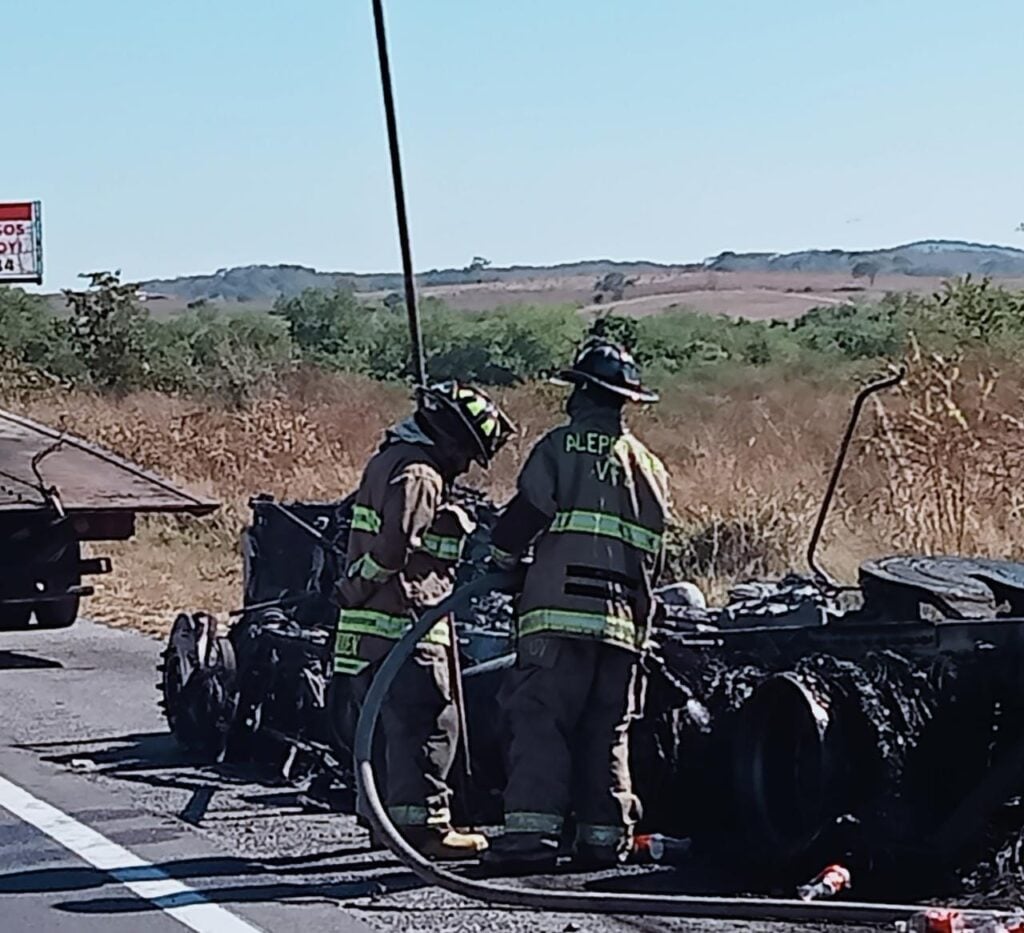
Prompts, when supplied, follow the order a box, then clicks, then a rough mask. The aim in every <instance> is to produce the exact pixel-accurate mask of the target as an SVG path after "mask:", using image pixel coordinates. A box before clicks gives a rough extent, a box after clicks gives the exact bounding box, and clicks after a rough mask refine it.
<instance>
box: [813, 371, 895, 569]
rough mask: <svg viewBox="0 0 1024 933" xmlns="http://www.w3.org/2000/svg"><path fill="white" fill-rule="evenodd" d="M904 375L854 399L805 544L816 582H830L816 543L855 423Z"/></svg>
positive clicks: (876, 384) (871, 387)
mask: <svg viewBox="0 0 1024 933" xmlns="http://www.w3.org/2000/svg"><path fill="white" fill-rule="evenodd" d="M905 375H906V369H905V368H904V367H902V366H901V367H900V370H899V372H897V373H896V374H894V375H892V376H889V377H887V378H885V379H880V380H879V381H878V382H873V383H871V385H868V386H865V387H864V388H863V389H861V390H860V392H858V393H857V398H856V399H854V402H853V410H852V411H851V412H850V420H849V422H848V423H847V425H846V432H845V433H844V434H843V439H842V441H841V442H840V444H839V453H838V454H837V455H836V462H835V465H834V466H833V467H832V475H831V476H830V477H829V481H828V487H827V488H826V489H825V498H824V499H822V502H821V508H819V509H818V518H817V520H816V521H815V522H814V530H813V531H812V532H811V540H810V541H809V542H808V544H807V566H808V567H810V569H811V573H813V574H814V576H815V577H816V578H817V579H818V580H821V581H824V582H826V583H831V582H832V581H831V580H829V576H828V574H827V573H825V571H824V570H822V569H821V567H820V566H819V565H818V562H817V560H816V556H815V555H816V554H817V551H818V542H819V541H820V540H821V532H822V529H824V527H825V519H826V518H827V517H828V511H829V507H830V506H831V505H832V499H833V498H834V497H835V494H836V487H838V485H839V477H840V476H842V473H843V464H844V463H845V462H846V453H847V451H848V450H849V449H850V441H852V440H853V432H854V430H855V429H856V427H857V422H858V421H859V420H860V411H861V409H862V408H863V407H864V403H865V402H866V401H867V400H868V398H869V397H870V396H872V395H874V394H875V393H876V392H881V391H882V390H883V389H889V388H891V387H892V386H894V385H898V384H899V383H900V382H901V381H902V379H903V377H904V376H905Z"/></svg>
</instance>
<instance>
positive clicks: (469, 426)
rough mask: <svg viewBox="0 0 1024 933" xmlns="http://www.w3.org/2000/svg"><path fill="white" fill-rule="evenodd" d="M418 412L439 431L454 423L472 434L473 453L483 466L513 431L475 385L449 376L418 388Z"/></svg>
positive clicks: (447, 431) (508, 420) (448, 431)
mask: <svg viewBox="0 0 1024 933" xmlns="http://www.w3.org/2000/svg"><path fill="white" fill-rule="evenodd" d="M419 413H420V415H421V416H422V417H424V418H426V419H427V421H428V422H431V423H433V424H435V425H436V426H437V428H438V429H439V430H440V431H441V433H442V434H446V435H448V436H449V437H451V436H452V435H453V431H452V427H453V426H455V425H457V426H458V428H460V429H461V432H460V433H462V434H463V435H465V434H467V433H468V435H469V436H470V437H471V438H472V440H473V445H474V457H473V459H474V460H476V462H477V463H479V464H480V466H482V467H486V466H488V465H489V464H490V462H491V461H492V460H493V459H494V457H495V455H496V454H497V453H498V451H499V450H501V448H502V447H503V446H504V445H505V442H506V441H508V439H509V438H510V437H511V436H512V435H513V434H515V433H516V426H515V424H513V422H512V419H511V418H509V417H508V415H506V414H505V413H504V412H503V411H502V410H501V409H500V408H499V407H498V406H497V405H496V404H495V403H494V402H493V401H492V400H491V398H490V397H489V396H488V395H486V394H484V393H483V392H481V391H480V390H479V389H477V388H475V387H474V386H470V385H464V384H462V383H458V382H455V381H454V380H449V381H447V382H439V383H436V384H435V385H432V386H427V387H426V388H423V389H420V390H419Z"/></svg>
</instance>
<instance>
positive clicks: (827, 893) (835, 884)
mask: <svg viewBox="0 0 1024 933" xmlns="http://www.w3.org/2000/svg"><path fill="white" fill-rule="evenodd" d="M850 887H852V882H851V880H850V870H849V869H848V868H844V867H843V866H842V865H829V866H828V867H827V868H823V869H822V870H821V871H820V872H818V874H817V875H815V876H814V877H813V878H812V879H811V880H810V881H808V882H807V884H802V885H800V887H798V888H797V889H796V896H797V897H799V898H800V900H802V901H816V900H819V899H820V898H824V897H835V896H836V895H837V894H839V892H840V891H845V890H847V889H849V888H850Z"/></svg>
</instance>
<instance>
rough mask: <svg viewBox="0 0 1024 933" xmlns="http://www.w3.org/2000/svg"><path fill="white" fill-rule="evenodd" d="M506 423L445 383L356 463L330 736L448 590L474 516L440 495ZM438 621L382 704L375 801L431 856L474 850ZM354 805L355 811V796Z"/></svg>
mask: <svg viewBox="0 0 1024 933" xmlns="http://www.w3.org/2000/svg"><path fill="white" fill-rule="evenodd" d="M512 432H513V425H512V422H511V421H510V420H509V419H508V418H507V417H506V416H505V414H504V413H503V412H502V411H501V409H499V408H498V406H497V405H495V404H494V402H493V401H491V399H490V398H488V397H487V396H486V395H485V394H484V393H483V392H481V391H480V390H479V389H475V388H472V387H470V386H467V385H461V384H459V383H456V382H444V383H441V384H439V385H434V386H430V387H429V388H424V389H421V390H420V392H419V397H418V405H417V408H416V411H415V413H414V414H412V415H411V416H410V417H408V418H406V419H405V420H404V421H401V422H399V423H398V424H396V425H394V426H393V427H391V428H390V429H389V430H388V431H387V433H386V434H385V436H384V441H383V443H382V444H381V446H380V449H379V450H378V451H377V452H376V453H375V454H374V455H373V457H372V458H371V459H370V461H369V463H367V465H366V468H365V469H364V471H363V476H362V479H361V481H360V483H359V488H358V489H357V490H356V493H355V496H354V497H353V502H352V520H351V532H350V534H349V540H348V547H347V549H346V553H345V567H344V571H343V573H342V577H341V580H340V582H339V583H338V584H337V585H336V587H335V592H334V596H335V601H336V603H337V605H338V608H339V610H340V611H339V617H338V627H337V630H336V633H335V642H334V676H333V678H332V680H331V684H330V693H329V698H328V703H329V706H330V710H331V720H332V722H333V723H334V726H335V735H336V737H337V738H338V740H339V741H340V743H341V744H342V745H343V746H348V747H351V739H352V733H353V732H354V728H353V726H354V723H355V721H356V717H357V716H358V709H359V706H360V705H361V702H362V698H363V697H365V695H366V691H367V689H368V688H369V684H370V682H371V681H372V680H373V677H374V674H375V672H376V670H377V668H378V667H379V666H380V664H381V662H382V661H383V660H384V658H386V657H387V655H388V653H389V652H390V651H391V649H392V647H394V644H395V642H396V641H397V639H399V638H401V636H402V635H403V634H404V633H405V632H406V631H407V630H408V629H409V626H410V624H411V622H410V616H411V615H421V614H422V613H423V612H424V611H425V610H426V609H428V608H430V607H431V606H435V605H437V603H439V602H441V601H442V600H443V599H445V598H446V597H448V596H449V595H451V592H452V590H453V588H454V585H455V576H456V570H457V568H458V565H459V561H460V559H461V556H462V551H463V547H464V544H465V540H466V537H467V536H468V535H469V534H470V533H471V532H472V531H473V529H474V524H473V521H472V519H471V517H470V516H469V514H468V513H467V512H465V511H464V510H463V509H461V508H460V507H459V505H458V504H456V503H455V502H453V501H451V500H450V498H449V493H450V490H451V484H452V482H453V481H454V480H455V479H456V478H457V477H458V476H459V475H460V474H462V473H464V472H465V471H466V470H467V469H468V468H469V466H470V464H471V463H473V462H474V461H475V462H477V463H479V464H481V465H482V466H484V467H486V466H487V465H488V464H489V463H490V462H491V461H492V460H493V459H494V456H495V454H497V452H498V451H499V450H500V449H501V447H502V445H503V444H504V443H505V442H506V441H507V440H508V438H509V436H510V435H511V434H512ZM455 650H457V646H456V645H454V644H452V639H451V633H450V631H449V628H448V625H447V624H446V623H445V622H439V623H438V624H437V625H436V626H434V628H433V629H432V630H431V631H430V632H429V633H428V634H427V636H426V637H425V638H424V639H423V641H421V642H420V643H419V644H418V645H417V646H416V648H415V651H414V654H413V656H412V658H411V659H410V661H409V663H407V664H404V665H403V666H402V668H401V670H400V671H399V673H398V675H397V676H396V678H395V681H394V683H393V685H392V687H391V691H390V693H389V694H388V697H387V699H386V700H385V704H384V707H383V709H382V711H381V726H382V727H383V728H382V731H383V739H384V746H385V751H386V760H387V768H386V772H387V773H386V775H385V779H384V784H385V788H384V799H385V803H386V805H387V808H388V812H389V813H390V815H391V819H392V820H393V822H394V823H395V825H396V826H398V827H399V830H400V831H401V832H402V834H403V836H404V837H405V839H406V841H407V842H409V844H410V845H412V846H413V847H414V848H416V849H418V850H419V851H420V852H421V853H423V854H424V855H427V856H433V857H437V858H444V859H450V858H476V857H477V856H478V855H479V854H480V852H481V851H483V850H484V849H485V848H486V846H487V840H486V839H485V838H484V837H483V836H481V835H480V834H478V833H463V832H459V831H457V830H456V829H455V828H454V827H453V826H452V822H451V795H452V791H451V788H450V786H449V784H448V772H449V769H450V768H451V766H452V761H453V759H454V756H455V749H456V741H457V737H458V728H459V723H458V716H457V714H456V710H455V707H454V704H453V700H452V685H451V683H450V677H449V659H450V658H449V652H453V651H455ZM357 808H358V810H359V813H360V815H361V816H363V817H365V816H366V815H367V814H366V812H365V805H364V803H363V802H362V801H361V800H360V801H359V802H358V803H357Z"/></svg>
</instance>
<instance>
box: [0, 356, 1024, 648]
mask: <svg viewBox="0 0 1024 933" xmlns="http://www.w3.org/2000/svg"><path fill="white" fill-rule="evenodd" d="M911 363H912V373H911V377H910V379H909V381H908V383H907V384H906V386H905V388H904V389H903V390H902V392H900V393H899V394H896V395H891V396H890V397H889V398H887V399H886V400H885V401H884V402H883V403H882V406H881V407H880V408H878V409H877V410H876V412H875V413H874V416H873V417H869V418H866V419H865V424H864V426H863V428H862V436H861V438H860V439H859V442H858V445H857V448H856V450H857V453H856V455H855V456H853V457H852V458H851V462H850V464H849V467H848V470H847V474H846V476H845V478H844V482H843V486H842V490H841V494H840V501H839V503H838V505H837V510H836V513H835V515H834V517H833V519H832V521H830V523H829V526H828V529H827V532H826V536H825V541H824V546H823V551H822V557H823V560H824V562H825V563H826V565H827V566H828V567H829V568H830V569H831V570H832V571H833V572H834V573H835V574H837V575H838V576H841V577H844V578H847V579H852V578H853V575H854V573H855V570H856V566H857V563H858V562H859V561H860V560H861V559H863V558H864V557H867V556H870V555H872V554H878V553H881V552H887V551H891V550H916V551H924V552H929V551H931V552H941V551H952V550H961V551H964V552H968V553H988V554H993V555H1001V556H1003V555H1012V554H1014V553H1015V552H1016V545H1015V542H1016V541H1017V540H1020V538H1021V534H1020V532H1021V530H1022V529H1021V527H1020V523H1021V516H1022V498H1021V497H1022V494H1021V493H1020V492H1019V490H1021V489H1022V488H1024V484H1022V483H1021V482H1020V480H1021V476H1020V475H1019V474H1020V471H1021V469H1024V468H1022V467H1021V464H1022V463H1024V457H1022V456H1021V454H1022V452H1024V421H1022V420H1021V419H1020V416H1019V412H1020V410H1021V406H1020V399H1019V392H1018V391H1017V386H1018V385H1019V384H1020V379H1019V376H1020V371H1019V370H1014V371H1013V372H1010V371H1007V372H1004V373H1001V374H1000V373H998V372H996V371H994V370H993V369H992V368H991V367H984V366H978V365H975V366H973V367H970V366H964V365H963V364H960V363H958V362H955V361H948V360H939V359H936V358H929V359H925V358H923V357H921V356H920V355H917V357H916V358H915V359H913V360H912V361H911ZM854 390H855V387H854V386H852V385H846V384H843V385H836V386H822V385H820V384H811V383H808V382H804V381H798V380H786V379H782V378H778V377H776V378H774V379H773V380H771V381H768V382H764V383H758V382H754V381H751V382H747V383H745V384H743V385H742V386H739V387H728V388H719V389H715V388H707V387H701V388H696V387H687V388H677V389H675V390H672V391H670V392H668V393H667V395H666V397H665V399H664V401H663V403H662V404H661V405H659V406H657V407H656V408H654V409H651V410H650V411H645V412H637V413H635V414H634V418H633V427H634V429H635V431H636V433H637V434H638V435H639V436H640V437H642V438H643V439H644V440H645V441H646V442H647V443H648V444H649V445H650V446H651V448H652V449H653V450H655V451H656V452H657V453H658V454H659V455H660V456H662V458H663V459H664V460H665V461H666V463H667V465H668V467H669V470H670V473H671V476H672V487H673V496H674V506H675V511H676V515H677V518H678V521H679V529H680V530H679V533H678V535H677V538H678V540H679V542H680V544H681V546H680V548H679V549H678V552H677V556H676V560H675V569H676V571H677V572H679V573H682V574H686V575H687V576H691V577H693V578H696V579H698V580H700V581H701V582H703V583H704V584H705V585H707V586H709V587H710V588H711V589H712V591H713V592H715V593H718V594H720V593H721V589H722V585H723V583H724V582H725V581H727V580H731V579H735V578H736V577H739V576H744V575H748V574H770V573H778V572H781V571H785V570H787V569H790V568H800V567H802V566H803V551H804V548H805V545H806V540H807V535H808V533H809V529H810V525H811V522H812V520H813V517H814V513H815V511H816V509H817V503H818V498H819V496H820V494H821V490H822V489H823V487H824V483H825V477H826V474H827V472H828V469H829V466H830V464H831V460H832V457H833V453H834V449H835V446H836V443H837V440H838V438H839V436H840V434H841V431H842V427H843V424H844V422H845V419H846V417H847V412H848V410H849V403H850V399H851V397H852V395H853V392H854ZM562 399H563V395H562V390H559V389H555V388H553V387H550V386H531V387H526V388H521V389H516V390H513V391H510V392H507V393H504V394H503V396H502V400H503V402H504V404H505V405H506V407H507V408H508V410H509V411H510V413H511V414H512V416H513V417H514V418H515V420H516V421H517V422H518V424H519V425H520V427H521V429H522V434H521V436H520V437H519V438H517V439H516V441H514V442H513V443H512V444H511V445H510V447H509V448H508V449H506V451H504V452H503V453H502V455H501V457H500V458H499V462H498V463H497V464H496V465H495V468H494V469H493V470H492V471H491V474H490V476H488V477H483V476H481V475H479V474H478V475H475V476H473V477H471V479H472V480H473V481H475V482H477V483H483V482H486V483H487V485H488V486H489V488H490V489H491V490H492V492H493V493H494V494H495V496H496V497H497V498H498V499H503V498H504V497H506V496H507V495H508V494H509V492H510V491H511V489H512V488H513V483H514V479H515V476H516V473H517V471H518V469H519V466H520V465H521V463H522V461H523V459H524V457H525V455H526V453H527V452H528V450H529V448H530V446H531V444H532V443H533V441H534V439H535V438H536V437H537V436H538V435H539V434H540V433H541V432H543V431H544V430H545V429H547V428H548V427H549V426H551V425H552V424H554V423H555V422H557V421H558V420H559V418H560V411H559V409H560V404H561V401H562ZM4 404H5V405H6V406H7V407H16V408H19V409H20V410H22V411H24V412H26V413H28V414H29V415H31V416H32V417H35V418H38V419H40V420H43V421H46V422H49V423H52V424H63V425H65V426H67V427H68V428H69V429H71V430H74V431H75V432H76V433H79V434H82V435H86V436H88V437H91V438H95V439H96V440H98V441H99V442H101V443H103V444H105V445H107V446H109V447H111V448H113V449H114V450H116V451H118V452H119V453H121V454H123V455H125V456H127V457H130V458H131V459H133V460H136V461H138V462H139V463H142V464H144V465H146V466H148V467H151V468H153V469H156V470H158V471H160V472H162V473H163V474H165V475H167V476H168V477H170V478H173V479H174V480H176V481H178V482H181V483H183V484H186V485H188V486H190V487H192V488H194V489H196V490H198V491H201V492H204V493H208V494H213V495H215V496H216V497H218V498H220V499H221V500H222V501H223V502H224V508H223V509H222V510H221V511H220V512H219V513H218V514H216V515H215V516H211V517H210V518H207V519H202V520H169V519H157V520H150V521H146V522H143V523H142V526H141V528H140V532H139V535H138V536H137V537H136V539H135V540H134V541H132V542H125V543H123V544H115V545H113V546H110V545H105V546H103V551H104V552H105V553H111V554H112V556H114V558H115V572H114V574H112V575H111V576H110V577H108V578H106V579H103V578H100V579H101V580H102V582H101V584H100V588H99V592H98V593H97V595H96V597H94V598H93V600H92V601H91V605H90V606H89V607H88V612H90V613H91V614H92V615H94V616H96V617H98V618H101V619H106V620H110V621H117V622H122V623H126V624H132V625H135V626H138V627H142V628H145V629H147V630H150V631H153V632H160V631H162V630H164V629H165V627H166V625H167V624H168V622H169V620H170V619H171V618H173V615H174V613H175V612H176V611H178V610H180V609H187V608H199V607H202V608H207V609H211V610H214V611H223V610H227V609H230V608H232V607H234V606H236V605H237V604H238V602H239V599H240V593H241V579H240V560H239V558H238V556H237V540H238V532H239V530H240V529H241V527H242V525H243V523H244V521H245V519H246V515H247V506H246V503H247V500H248V498H249V496H250V495H252V494H254V493H256V492H270V493H273V494H274V495H276V496H278V497H281V498H290V499H309V498H326V499H333V498H337V497H340V496H342V495H344V494H345V493H347V492H348V491H350V490H351V489H352V488H353V486H354V485H355V483H356V482H357V480H358V477H359V472H360V469H361V466H362V464H363V462H364V461H365V459H366V457H367V456H368V454H369V453H370V452H371V451H372V450H373V449H374V448H375V446H376V444H377V442H378V440H379V438H380V435H381V432H382V431H383V430H384V428H385V427H386V426H387V425H388V424H390V423H391V422H393V421H394V420H395V419H396V418H397V417H399V416H400V415H402V414H404V413H405V412H406V411H407V410H408V399H407V397H406V395H405V393H403V391H402V390H401V389H394V388H388V387H382V386H380V385H378V384H374V383H370V382H368V381H366V380H362V379H358V378H338V377H326V376H312V375H308V374H306V375H300V376H297V377H296V378H295V379H294V380H293V381H292V382H291V383H290V384H289V385H288V387H287V389H286V390H285V391H284V392H282V393H281V394H279V395H276V396H273V397H268V398H266V399H264V400H262V401H260V402H258V403H256V404H254V405H253V406H252V407H251V408H249V409H248V410H246V411H241V412H240V411H231V410H227V409H222V408H214V407H209V406H205V405H203V404H201V403H198V402H196V401H191V400H185V399H178V398H172V397H168V396H161V395H154V394H139V395H132V396H128V397H126V398H123V399H119V400H115V399H111V398H103V397H96V396H89V395H85V394H80V393H67V392H58V391H56V390H54V391H49V392H45V391H44V392H40V391H39V390H38V389H37V388H34V389H33V391H31V392H27V393H24V394H22V395H20V396H16V397H14V398H13V399H12V398H11V397H8V398H7V399H6V400H5V402H4Z"/></svg>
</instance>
